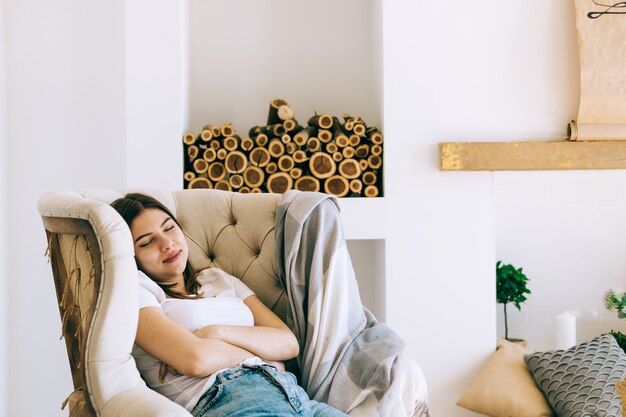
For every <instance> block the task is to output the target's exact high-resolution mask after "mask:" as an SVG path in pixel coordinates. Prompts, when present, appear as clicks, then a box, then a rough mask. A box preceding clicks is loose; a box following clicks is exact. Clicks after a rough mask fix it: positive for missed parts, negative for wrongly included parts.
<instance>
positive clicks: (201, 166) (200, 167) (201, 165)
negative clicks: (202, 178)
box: [193, 159, 209, 174]
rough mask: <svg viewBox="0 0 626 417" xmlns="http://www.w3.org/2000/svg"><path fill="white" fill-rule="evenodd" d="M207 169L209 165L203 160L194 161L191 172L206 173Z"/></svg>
mask: <svg viewBox="0 0 626 417" xmlns="http://www.w3.org/2000/svg"><path fill="white" fill-rule="evenodd" d="M208 167H209V164H208V162H207V161H205V160H204V159H196V160H195V161H193V170H194V171H196V172H197V173H198V174H202V173H203V172H206V170H207V168H208Z"/></svg>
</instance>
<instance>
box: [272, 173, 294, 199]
mask: <svg viewBox="0 0 626 417" xmlns="http://www.w3.org/2000/svg"><path fill="white" fill-rule="evenodd" d="M292 185H293V179H292V178H291V177H290V176H289V174H287V173H286V172H276V173H274V174H272V175H270V176H269V178H268V179H267V190H268V191H269V192H270V193H275V194H284V193H285V192H287V191H289V190H290V189H291V187H292Z"/></svg>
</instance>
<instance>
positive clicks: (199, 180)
mask: <svg viewBox="0 0 626 417" xmlns="http://www.w3.org/2000/svg"><path fill="white" fill-rule="evenodd" d="M187 188H188V189H193V188H208V189H210V188H213V184H211V181H209V180H208V179H207V178H205V177H196V178H194V179H192V180H191V181H189V185H187Z"/></svg>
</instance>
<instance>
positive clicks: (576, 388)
mask: <svg viewBox="0 0 626 417" xmlns="http://www.w3.org/2000/svg"><path fill="white" fill-rule="evenodd" d="M524 360H525V362H526V365H527V366H528V369H529V370H530V372H531V373H532V375H533V378H534V379H535V381H536V382H537V385H539V387H540V388H541V390H542V391H543V393H544V394H545V396H546V398H547V399H548V402H549V403H550V405H551V406H552V408H553V409H554V410H555V411H556V413H557V414H558V415H559V416H562V417H581V416H598V417H600V416H607V417H608V416H619V415H621V410H622V406H621V400H620V397H619V395H617V393H616V391H615V385H616V384H617V383H618V382H619V381H621V380H622V379H624V377H625V376H626V354H625V353H624V351H623V350H622V349H621V348H620V347H619V345H618V344H617V342H616V341H615V338H614V337H613V336H611V335H604V336H600V337H597V338H595V339H592V340H590V341H589V342H586V343H581V344H579V345H576V346H574V347H571V348H569V349H567V350H553V351H547V352H537V353H533V354H530V355H526V356H525V357H524Z"/></svg>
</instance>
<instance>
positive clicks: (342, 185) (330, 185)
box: [324, 175, 350, 197]
mask: <svg viewBox="0 0 626 417" xmlns="http://www.w3.org/2000/svg"><path fill="white" fill-rule="evenodd" d="M324 191H325V192H326V193H327V194H333V195H335V196H337V197H344V196H346V195H347V194H348V192H349V191H350V184H349V183H348V180H347V179H345V178H344V177H342V176H341V175H333V176H332V177H330V178H328V179H327V180H326V181H325V182H324Z"/></svg>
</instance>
